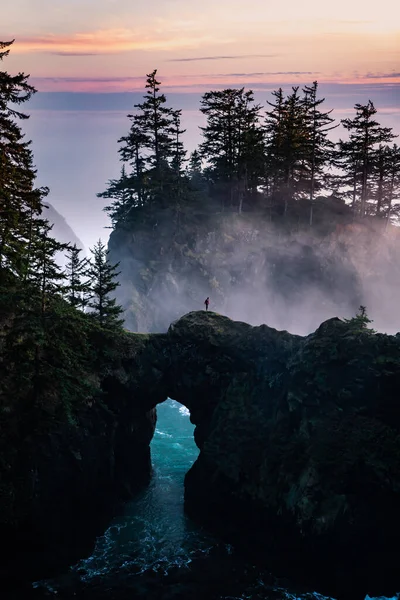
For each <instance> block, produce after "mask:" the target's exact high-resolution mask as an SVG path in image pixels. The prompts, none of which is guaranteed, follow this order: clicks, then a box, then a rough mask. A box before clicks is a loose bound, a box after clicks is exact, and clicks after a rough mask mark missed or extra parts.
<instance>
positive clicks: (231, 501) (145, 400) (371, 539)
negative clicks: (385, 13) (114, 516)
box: [9, 312, 400, 597]
mask: <svg viewBox="0 0 400 600" xmlns="http://www.w3.org/2000/svg"><path fill="white" fill-rule="evenodd" d="M97 376H98V378H99V390H101V403H100V400H98V399H97V400H96V399H94V400H93V405H92V406H87V407H86V408H85V411H84V413H82V422H81V423H78V425H75V426H74V427H73V426H72V425H71V431H69V432H66V433H65V435H63V434H62V433H60V432H57V431H55V432H54V435H52V436H48V437H47V438H46V439H44V440H41V441H40V445H39V444H38V440H31V441H30V446H28V447H30V448H36V447H40V448H41V450H40V452H39V453H38V452H36V453H35V454H34V455H33V456H31V455H30V454H29V452H27V451H25V453H22V454H21V461H22V462H21V465H22V466H21V468H20V471H19V476H20V477H21V476H25V477H26V480H27V485H28V482H29V483H30V484H31V482H32V475H31V473H32V469H35V470H34V473H35V475H34V482H35V484H34V493H32V495H31V496H29V495H27V496H25V497H24V503H23V504H22V503H20V504H19V499H18V498H16V499H15V500H14V505H13V506H14V511H15V512H14V516H15V517H16V519H15V520H14V522H18V532H19V534H20V535H22V533H21V532H23V534H24V535H25V538H24V539H26V540H27V541H29V530H28V528H27V525H28V524H30V525H32V524H33V523H34V524H35V528H36V532H35V533H36V536H38V535H39V534H40V536H41V540H42V544H44V545H47V546H48V547H51V548H52V549H53V550H54V551H55V552H57V544H58V545H59V544H60V540H62V539H64V538H63V535H64V533H65V532H64V531H63V527H64V528H65V530H66V531H68V530H69V531H71V526H72V525H71V524H72V521H73V519H75V518H76V516H77V515H78V514H80V515H81V518H80V520H79V527H80V528H82V527H85V521H84V519H83V518H82V515H83V512H84V511H85V510H86V513H87V514H89V512H90V511H89V510H87V509H88V507H89V506H90V505H91V503H94V504H92V506H93V505H96V502H97V499H98V498H99V494H102V493H103V490H104V489H107V488H109V487H114V486H115V487H117V488H118V489H119V490H120V492H121V491H124V492H125V494H126V492H128V493H129V492H130V491H131V490H132V489H134V487H135V486H134V485H132V478H133V480H136V482H137V483H138V484H139V483H141V482H142V481H143V480H144V479H145V477H144V474H146V473H147V474H148V473H149V469H150V464H149V460H148V456H149V455H148V448H149V442H150V438H151V432H152V427H153V426H154V420H153V416H152V415H153V413H152V412H151V411H152V409H154V407H155V406H156V405H157V404H158V403H160V402H162V401H163V400H165V399H166V398H167V397H171V398H174V399H175V400H177V401H179V402H181V403H182V404H184V405H185V406H187V407H188V409H189V410H190V413H191V420H192V422H193V423H194V424H195V426H196V428H195V440H196V443H197V445H198V446H199V448H200V455H199V458H198V459H197V461H196V462H195V464H194V465H193V467H192V468H191V470H190V471H189V473H188V474H187V476H186V481H185V502H186V508H187V510H188V512H189V514H190V515H191V516H193V517H194V518H196V519H199V520H200V521H201V522H204V523H206V524H208V525H209V526H210V527H211V528H216V529H218V530H219V531H220V532H221V534H222V535H224V536H227V537H228V538H230V539H232V540H234V541H236V542H237V544H238V545H242V546H243V547H244V548H246V551H248V552H249V553H253V554H254V556H255V557H256V558H257V560H262V561H270V562H271V564H273V565H274V568H276V569H278V571H279V569H280V570H281V571H284V572H285V573H287V574H289V573H294V576H296V577H300V578H302V579H303V580H306V579H307V578H308V577H312V578H313V579H314V580H315V582H316V584H317V585H319V586H322V588H321V591H326V592H328V593H332V594H336V595H343V594H344V592H345V591H346V593H347V594H348V595H351V596H352V597H356V595H359V597H361V596H363V595H365V594H366V593H369V594H370V595H371V594H373V593H376V592H378V593H380V594H382V593H385V592H387V593H393V592H395V591H398V590H396V586H397V588H398V587H399V580H398V564H399V555H398V550H397V540H398V539H399V535H400V517H399V514H398V505H399V500H400V399H399V390H400V336H399V335H397V336H387V335H382V334H373V333H371V332H369V331H368V330H365V329H363V328H360V327H359V326H358V325H357V324H354V323H346V322H342V321H340V320H339V319H331V320H329V321H327V322H325V323H323V324H322V325H321V326H320V327H319V329H318V330H317V331H316V332H315V333H313V334H311V335H309V336H307V337H300V336H294V335H291V334H289V333H287V332H280V331H276V330H275V329H272V328H269V327H267V326H265V325H263V326H260V327H251V326H250V325H247V324H245V323H240V322H234V321H231V320H230V319H228V318H226V317H222V316H220V315H217V314H215V313H212V312H209V313H205V312H196V313H190V314H188V315H186V316H184V317H183V318H181V319H180V320H178V321H177V322H175V323H174V324H173V325H171V327H170V329H169V331H168V333H166V334H152V335H139V334H124V335H121V337H120V338H119V339H118V341H117V342H115V346H114V348H113V352H111V353H110V365H109V369H108V372H107V373H101V374H97ZM100 407H101V408H100ZM101 411H104V415H103V413H102V412H101ZM84 423H86V425H84ZM96 423H97V425H96ZM105 423H107V426H106V425H105ZM55 439H56V440H57V443H55V441H54V440H55ZM25 450H26V449H25ZM21 452H22V451H21ZM94 456H95V457H96V458H95V459H94V458H93V457H94ZM67 457H69V458H68V459H67ZM90 457H92V458H90ZM91 461H92V462H91ZM60 465H61V467H60ZM95 466H97V470H96V468H94V467H95ZM100 467H101V468H100ZM58 469H61V470H59V471H57V470H58ZM89 471H90V478H89V480H88V479H87V474H88V473H89ZM57 472H58V473H61V475H60V476H52V473H57ZM78 473H80V475H79V476H78V475H77V474H78ZM139 473H140V477H139V476H137V477H136V475H135V474H139ZM84 480H85V481H86V483H85V484H84V485H83V483H82V482H83V481H84ZM29 498H30V502H28V501H27V499H29ZM55 498H57V499H62V500H60V501H59V502H55V501H54V499H55ZM50 499H52V501H50ZM81 500H84V502H81ZM67 506H69V507H72V508H71V512H70V513H68V510H67V509H66V507H67ZM22 508H23V511H22ZM18 509H19V511H20V513H18ZM44 512H46V515H48V516H49V523H50V524H51V529H50V526H49V525H47V524H46V520H45V519H44V518H43V517H42V516H41V515H43V513H44ZM19 514H23V518H20V520H19V521H18V515H19ZM54 523H56V524H57V527H56V529H55V531H56V533H55V534H54V533H53V532H54ZM13 527H14V528H15V526H14V525H13V524H12V523H11V524H10V525H9V530H11V531H12V530H13ZM24 528H25V529H24ZM67 528H68V529H67ZM68 539H69V538H68V536H67V540H68ZM35 543H37V542H35V541H34V540H33V541H32V540H30V544H31V546H32V547H33V548H34V546H35Z"/></svg>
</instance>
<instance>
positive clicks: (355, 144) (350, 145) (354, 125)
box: [339, 100, 395, 217]
mask: <svg viewBox="0 0 400 600" xmlns="http://www.w3.org/2000/svg"><path fill="white" fill-rule="evenodd" d="M354 108H355V111H356V116H355V117H354V118H353V119H342V125H343V127H344V128H345V129H346V130H347V131H348V132H349V141H348V142H345V143H343V142H341V143H340V146H339V147H340V157H339V159H340V160H341V161H342V164H343V168H344V172H345V181H346V183H347V182H348V172H346V167H347V166H348V164H349V162H350V164H351V166H352V178H353V180H354V182H355V185H354V190H356V183H357V180H358V175H359V177H360V190H359V209H358V214H359V215H360V216H361V217H364V216H365V214H366V208H367V201H368V196H369V193H370V189H369V180H370V177H371V174H372V172H373V162H374V151H375V150H376V147H377V146H378V145H379V144H384V143H387V142H391V141H392V140H393V138H394V137H395V136H394V135H393V133H392V129H391V128H390V127H382V126H381V125H380V124H379V123H378V121H376V120H375V119H374V116H375V115H376V113H377V110H376V108H375V106H374V105H373V103H372V102H371V100H369V101H368V103H367V104H364V105H363V104H356V105H355V107H354ZM355 200H356V194H355ZM354 209H355V210H357V207H356V201H355V202H354Z"/></svg>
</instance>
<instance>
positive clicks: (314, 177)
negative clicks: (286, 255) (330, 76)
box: [303, 81, 339, 225]
mask: <svg viewBox="0 0 400 600" xmlns="http://www.w3.org/2000/svg"><path fill="white" fill-rule="evenodd" d="M303 93H304V98H303V102H304V108H305V119H306V125H307V129H308V135H307V138H306V156H305V161H306V163H307V167H308V173H309V175H308V179H309V183H308V185H309V200H310V225H312V222H313V203H314V197H315V191H316V190H318V189H321V188H322V187H323V185H324V183H325V180H326V167H327V166H328V165H330V164H331V162H332V158H333V152H334V149H335V144H334V143H333V142H332V141H331V140H330V139H329V138H328V133H329V132H330V131H332V129H335V128H336V127H338V125H339V124H337V125H332V123H334V121H335V119H333V118H332V117H331V113H332V110H329V111H326V112H322V111H321V110H320V106H321V104H323V103H324V102H325V98H318V97H317V95H318V82H317V81H314V82H313V84H312V85H311V86H305V88H304V89H303Z"/></svg>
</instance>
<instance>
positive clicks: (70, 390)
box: [0, 42, 122, 466]
mask: <svg viewBox="0 0 400 600" xmlns="http://www.w3.org/2000/svg"><path fill="white" fill-rule="evenodd" d="M12 43H13V42H0V62H2V61H3V60H4V59H6V58H7V56H8V54H9V52H10V48H11V46H12ZM28 78H29V77H28V76H27V75H25V74H24V73H19V74H18V75H10V74H9V73H8V72H7V71H0V431H1V432H2V433H1V435H0V466H2V465H1V460H2V450H3V449H4V448H7V447H8V444H9V436H11V437H12V436H16V437H17V438H18V436H19V435H22V436H23V435H25V434H26V431H27V430H26V429H25V426H28V424H29V427H31V428H32V427H33V428H34V427H35V424H36V425H38V426H41V425H42V424H43V423H46V422H47V421H48V420H52V419H54V418H61V417H63V418H65V417H68V418H70V417H71V415H72V414H73V411H74V406H76V405H77V404H79V403H81V402H82V399H84V398H87V397H88V395H90V393H91V392H90V390H91V389H92V384H91V383H90V382H89V381H88V378H87V376H86V372H87V368H88V364H89V363H91V362H93V361H96V360H98V357H99V353H101V351H102V349H101V347H100V346H98V345H97V346H96V347H95V346H94V344H95V341H94V339H95V337H96V335H99V333H101V332H104V331H105V330H106V331H107V332H108V334H109V335H113V334H115V333H116V332H119V331H120V330H121V323H122V322H121V320H120V319H119V315H120V313H121V312H122V310H121V308H120V307H119V306H118V305H117V304H116V302H115V299H114V298H113V297H112V296H110V294H112V293H113V291H114V290H115V288H116V287H117V285H118V284H117V283H116V276H117V274H116V272H115V271H116V266H113V265H111V264H110V263H109V262H108V256H107V255H108V252H107V250H106V248H105V247H104V246H103V245H102V244H101V242H99V243H98V244H97V246H96V247H95V248H94V249H93V251H92V252H93V255H94V260H93V261H88V260H86V259H81V258H80V256H79V252H80V251H79V249H78V248H76V246H70V245H69V244H64V243H60V242H58V241H57V240H56V239H55V238H54V237H53V236H52V232H51V229H52V226H51V225H50V224H49V222H48V221H47V220H46V219H44V218H43V215H42V212H43V208H44V200H45V198H46V196H47V194H48V189H47V188H44V187H41V188H40V187H36V184H35V180H36V170H35V167H34V164H33V155H32V150H31V148H30V142H29V141H25V139H24V134H23V133H22V130H21V127H20V126H19V120H21V119H26V118H28V116H27V115H25V114H24V113H22V112H21V111H20V110H19V105H20V104H23V103H24V102H26V101H27V100H29V98H30V97H31V96H32V94H34V93H35V91H36V90H35V89H34V88H33V87H32V86H31V85H30V84H29V83H28ZM15 107H17V108H18V110H17V109H16V108H15ZM60 252H61V253H64V252H66V253H67V259H68V262H67V265H66V268H65V269H64V270H63V269H62V268H61V267H60V265H59V260H58V256H59V253H60ZM22 415H23V419H22ZM24 420H26V421H24Z"/></svg>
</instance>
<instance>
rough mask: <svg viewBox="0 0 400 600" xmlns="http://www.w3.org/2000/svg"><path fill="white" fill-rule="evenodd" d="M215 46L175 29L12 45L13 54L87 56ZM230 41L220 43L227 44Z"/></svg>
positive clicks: (45, 37)
mask: <svg viewBox="0 0 400 600" xmlns="http://www.w3.org/2000/svg"><path fill="white" fill-rule="evenodd" d="M210 41H212V42H213V43H215V40H213V39H212V38H211V37H210V36H209V35H206V34H204V32H201V31H188V32H187V33H186V34H184V35H183V34H182V32H176V31H174V30H169V31H168V30H167V31H166V30H165V29H161V28H160V29H155V30H154V31H153V32H151V33H150V34H144V33H143V31H135V30H131V29H109V30H98V31H93V32H82V33H75V34H72V35H56V34H48V35H42V36H22V37H19V38H18V39H17V40H16V41H15V44H14V45H13V52H15V53H20V54H26V53H29V52H45V53H49V54H56V55H58V56H63V55H64V56H88V55H98V54H111V53H117V52H127V51H132V50H173V49H175V48H197V47H198V46H199V45H201V44H204V43H210ZM228 41H230V40H225V41H224V40H219V43H225V42H228Z"/></svg>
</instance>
